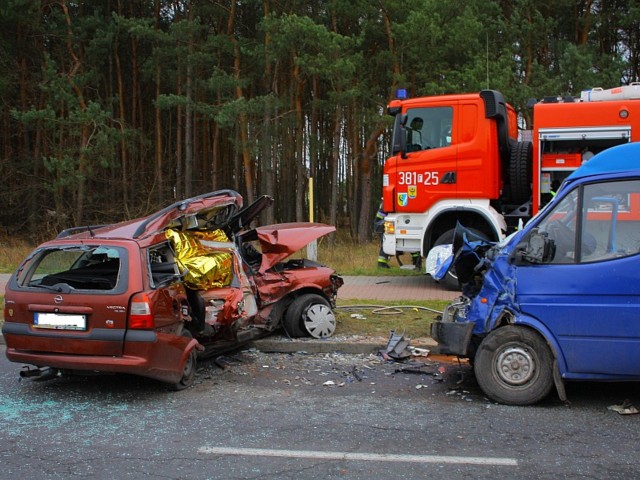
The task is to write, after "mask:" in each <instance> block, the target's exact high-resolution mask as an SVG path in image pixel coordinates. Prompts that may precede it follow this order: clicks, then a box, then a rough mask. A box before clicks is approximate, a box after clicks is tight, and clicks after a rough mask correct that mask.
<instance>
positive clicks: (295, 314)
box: [285, 293, 336, 338]
mask: <svg viewBox="0 0 640 480" xmlns="http://www.w3.org/2000/svg"><path fill="white" fill-rule="evenodd" d="M285 329H286V331H287V332H288V333H289V335H291V336H292V337H302V336H304V335H305V333H307V334H309V335H311V336H312V337H314V338H326V337H330V336H331V335H333V332H334V331H335V329H336V317H335V315H334V313H333V311H332V310H331V306H330V305H329V302H328V301H327V299H325V298H324V297H322V296H320V295H317V294H315V293H308V294H305V295H301V296H299V297H298V298H296V299H295V300H294V301H293V303H292V304H291V306H290V307H289V309H288V311H287V314H286V316H285Z"/></svg>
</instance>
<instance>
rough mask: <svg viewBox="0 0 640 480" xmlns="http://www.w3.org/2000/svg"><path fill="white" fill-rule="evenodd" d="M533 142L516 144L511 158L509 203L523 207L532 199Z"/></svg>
mask: <svg viewBox="0 0 640 480" xmlns="http://www.w3.org/2000/svg"><path fill="white" fill-rule="evenodd" d="M532 148H533V147H532V145H531V142H516V143H515V144H514V146H513V148H512V149H511V156H510V158H509V172H508V179H509V184H510V185H509V188H508V191H509V196H510V197H511V198H510V199H509V201H510V202H511V203H514V204H516V205H522V204H523V203H526V202H527V201H529V199H530V198H531V178H532V172H533V168H532V165H531V162H532Z"/></svg>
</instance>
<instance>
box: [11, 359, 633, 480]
mask: <svg viewBox="0 0 640 480" xmlns="http://www.w3.org/2000/svg"><path fill="white" fill-rule="evenodd" d="M431 362H432V363H433V364H431V363H426V364H418V366H420V367H421V368H422V369H423V373H420V374H418V373H406V372H397V370H398V369H399V368H402V367H405V368H406V367H407V365H404V364H398V363H395V364H390V363H383V362H381V361H380V360H379V358H378V357H376V356H368V355H333V354H322V355H309V354H301V353H298V354H293V355H286V354H265V353H261V352H258V351H255V350H254V351H247V352H244V353H241V354H239V355H238V356H237V357H236V358H235V359H233V358H229V357H227V361H226V362H224V363H223V362H221V363H223V364H224V365H226V368H224V369H223V368H220V367H219V366H217V365H215V364H214V363H213V362H208V363H203V364H202V365H201V366H200V369H199V374H198V377H197V383H196V385H195V386H193V387H192V388H190V389H188V390H186V391H183V392H177V393H172V392H168V391H167V390H166V389H165V388H164V386H163V385H161V384H159V383H157V382H154V381H150V380H145V379H140V378H134V377H128V376H96V377H64V378H59V379H55V380H52V381H49V382H34V381H32V380H22V381H18V371H19V369H20V365H17V364H10V363H9V362H7V361H6V359H5V357H4V347H0V425H1V427H2V428H0V446H1V447H0V465H1V468H0V478H2V479H4V478H6V479H15V478H38V479H49V478H51V479H53V478H64V479H67V478H74V477H78V478H83V477H87V478H96V479H103V478H104V479H113V478H119V479H128V478H131V479H140V478H149V479H156V478H157V479H271V478H273V479H276V478H277V479H314V480H315V479H319V478H322V479H332V478H340V479H344V478H348V479H378V478H391V479H416V478H446V479H458V478H473V479H478V478H487V479H488V478H491V479H494V478H518V479H545V478H548V479H551V478H553V479H556V478H598V479H600V478H607V479H617V478H620V479H622V478H634V477H638V476H639V475H640V465H639V460H638V450H637V445H638V444H639V440H640V428H638V427H639V425H640V423H639V422H640V415H630V416H622V415H619V414H618V413H615V412H613V411H611V410H608V409H607V406H608V405H611V404H614V403H620V402H622V400H624V399H625V398H628V399H630V400H631V401H632V402H634V403H635V404H636V405H638V406H640V388H638V385H636V384H626V385H624V384H623V385H609V384H608V385H601V384H600V385H599V384H576V385H571V386H569V389H568V394H569V398H570V399H571V401H572V403H571V406H566V405H564V404H562V403H561V402H559V400H557V399H556V398H554V397H551V398H549V399H548V400H547V401H545V402H544V403H543V404H541V405H539V406H534V407H507V406H502V405H496V404H494V403H491V402H489V401H487V400H486V399H485V398H484V397H483V396H482V394H481V392H480V391H479V390H478V388H477V386H476V384H475V382H474V380H473V375H471V371H470V367H469V366H468V365H466V364H461V365H458V364H456V363H442V362H433V360H432V361H431ZM327 382H330V383H327ZM331 383H332V384H331Z"/></svg>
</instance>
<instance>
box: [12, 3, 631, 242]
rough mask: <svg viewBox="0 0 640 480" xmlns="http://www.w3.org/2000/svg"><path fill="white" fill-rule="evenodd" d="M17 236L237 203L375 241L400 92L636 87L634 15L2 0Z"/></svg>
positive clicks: (624, 8) (523, 96)
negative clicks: (189, 204) (220, 195)
mask: <svg viewBox="0 0 640 480" xmlns="http://www.w3.org/2000/svg"><path fill="white" fill-rule="evenodd" d="M0 26H1V28H0V67H1V68H0V101H1V102H2V111H1V115H2V117H1V118H2V126H1V133H0V154H1V157H0V172H1V173H2V178H4V185H3V188H2V189H0V198H1V199H2V205H3V208H2V210H1V211H0V218H1V222H0V224H1V225H2V227H3V229H4V232H2V233H5V234H8V235H21V234H28V235H50V234H51V233H52V232H54V231H56V230H59V229H61V228H66V227H69V226H76V225H84V224H93V223H105V222H112V221H119V220H124V219H127V218H133V217H135V216H140V215H144V214H146V213H148V212H150V211H153V210H155V209H157V208H160V207H162V206H165V205H167V204H169V203H172V202H174V201H176V200H179V199H181V198H185V197H189V196H193V195H197V194H200V193H203V192H207V191H212V190H217V189H224V188H232V189H235V190H238V191H239V192H240V193H241V194H242V195H243V196H244V197H245V203H249V202H251V201H252V200H253V199H255V198H256V197H257V196H259V195H263V194H267V195H271V196H273V197H274V198H275V204H274V207H275V208H273V209H271V210H270V211H269V212H268V213H267V214H265V215H266V216H265V218H263V222H264V223H273V222H288V221H306V220H308V219H309V211H308V205H309V188H308V187H309V185H310V179H311V178H312V179H313V182H312V185H313V198H314V201H313V205H314V211H313V215H314V219H315V220H316V221H323V222H327V223H331V224H334V225H337V226H339V228H340V230H341V231H344V232H348V236H349V237H351V238H353V239H356V240H358V241H364V240H366V239H368V238H370V236H371V220H372V218H373V215H374V213H375V211H376V208H377V206H378V203H379V196H380V190H381V169H382V166H383V164H384V160H385V158H386V157H387V156H388V154H389V143H390V142H389V137H390V125H391V122H390V120H391V119H390V117H388V116H387V115H385V107H386V104H387V103H388V101H389V100H390V99H391V98H393V95H394V91H395V90H396V89H397V88H399V87H402V88H406V89H407V90H408V92H409V94H410V95H411V96H417V95H434V94H442V93H454V92H457V93H460V92H472V91H479V90H481V89H484V88H492V89H496V90H500V91H502V92H503V93H504V95H505V97H506V98H507V100H508V101H509V102H510V103H512V104H513V105H514V106H515V107H516V109H517V110H518V111H519V112H521V115H522V122H523V124H525V125H526V123H527V122H530V121H531V119H530V117H529V114H528V111H527V109H526V107H525V105H526V103H527V101H528V100H529V99H530V98H541V97H543V96H547V95H567V94H579V93H580V90H582V89H586V88H592V87H597V86H600V87H605V88H607V87H613V86H618V85H620V84H627V83H629V82H633V81H637V80H638V69H639V62H640V2H638V1H635V0H578V1H569V0H557V1H553V2H549V1H539V0H374V1H370V0H320V1H315V0H314V1H309V0H243V1H237V0H191V1H189V0H78V1H71V0H3V2H2V4H1V5H0Z"/></svg>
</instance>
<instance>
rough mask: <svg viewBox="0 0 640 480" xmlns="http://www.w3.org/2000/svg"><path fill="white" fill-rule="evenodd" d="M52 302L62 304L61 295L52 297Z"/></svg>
mask: <svg viewBox="0 0 640 480" xmlns="http://www.w3.org/2000/svg"><path fill="white" fill-rule="evenodd" d="M53 301H54V302H56V303H62V295H56V296H55V297H53Z"/></svg>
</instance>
